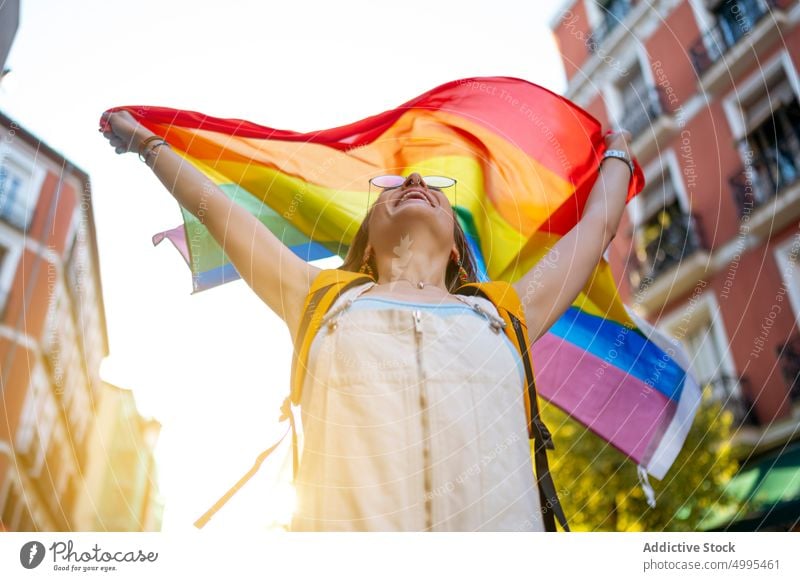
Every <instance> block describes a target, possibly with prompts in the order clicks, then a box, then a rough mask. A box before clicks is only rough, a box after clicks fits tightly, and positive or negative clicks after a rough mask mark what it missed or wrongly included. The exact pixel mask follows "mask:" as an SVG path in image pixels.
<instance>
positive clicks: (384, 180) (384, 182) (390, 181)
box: [370, 175, 406, 188]
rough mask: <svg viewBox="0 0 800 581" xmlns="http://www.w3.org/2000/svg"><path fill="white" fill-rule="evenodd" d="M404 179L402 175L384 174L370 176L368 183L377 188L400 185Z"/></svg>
mask: <svg viewBox="0 0 800 581" xmlns="http://www.w3.org/2000/svg"><path fill="white" fill-rule="evenodd" d="M405 181H406V180H405V178H404V177H403V176H395V175H385V176H378V177H374V178H372V179H371V180H370V183H371V184H372V185H373V186H376V187H378V188H396V187H398V186H402V185H403V182H405Z"/></svg>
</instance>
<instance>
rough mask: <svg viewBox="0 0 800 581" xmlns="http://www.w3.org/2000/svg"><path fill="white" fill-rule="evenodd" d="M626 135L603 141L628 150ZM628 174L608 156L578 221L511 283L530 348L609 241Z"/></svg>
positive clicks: (577, 290) (566, 303)
mask: <svg viewBox="0 0 800 581" xmlns="http://www.w3.org/2000/svg"><path fill="white" fill-rule="evenodd" d="M629 139H630V133H629V132H627V131H624V132H622V133H613V134H611V135H609V136H607V137H606V144H607V146H608V148H609V149H621V150H623V151H626V152H627V151H629V147H628V140H629ZM630 179H631V172H630V169H629V167H628V165H627V164H626V163H625V162H624V161H623V160H620V159H614V158H607V159H606V160H604V161H603V163H602V165H601V168H600V173H599V176H598V178H597V181H596V182H595V184H594V186H593V188H592V191H591V192H590V193H589V197H588V199H587V201H586V206H585V207H584V209H583V215H582V216H581V219H580V220H579V221H578V223H577V224H576V225H575V227H573V228H572V229H571V230H570V231H569V232H567V234H565V235H564V236H562V237H561V239H559V241H558V242H556V243H555V244H554V245H553V247H552V248H551V249H550V250H549V251H548V253H547V254H546V255H545V256H544V257H542V259H541V260H539V261H538V262H537V263H536V264H535V265H534V266H533V268H531V269H530V270H529V271H528V272H527V273H525V275H524V276H522V277H521V278H520V279H518V280H517V281H516V282H514V283H513V286H514V289H515V290H516V291H517V294H518V295H519V297H520V300H521V301H522V307H523V310H524V312H525V320H526V321H527V324H528V336H529V339H530V341H531V344H533V343H534V342H535V341H536V340H537V339H538V338H539V337H541V336H542V335H544V334H545V333H546V332H547V330H548V329H550V327H552V326H553V323H555V322H556V321H557V320H558V319H559V317H561V315H563V314H564V312H565V311H566V310H567V309H568V308H569V307H570V306H571V305H572V303H573V301H574V300H575V298H576V297H577V296H578V294H580V292H581V290H583V288H584V287H585V286H586V283H587V281H588V280H589V277H590V276H591V275H592V273H593V272H594V269H595V268H596V267H597V265H598V264H599V263H600V259H601V258H602V257H603V252H605V249H606V247H607V246H608V244H609V243H610V242H611V240H612V239H613V238H614V235H615V234H616V232H617V228H618V227H619V222H620V220H621V218H622V212H623V211H624V209H625V200H626V198H627V194H628V183H629V180H630Z"/></svg>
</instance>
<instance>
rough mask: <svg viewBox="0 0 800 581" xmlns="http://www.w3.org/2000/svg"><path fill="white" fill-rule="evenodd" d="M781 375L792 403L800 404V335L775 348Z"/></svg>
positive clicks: (797, 334) (789, 338)
mask: <svg viewBox="0 0 800 581" xmlns="http://www.w3.org/2000/svg"><path fill="white" fill-rule="evenodd" d="M775 355H776V357H777V358H778V365H779V367H780V369H781V375H782V376H783V381H784V383H785V385H786V390H787V391H788V392H789V399H790V400H791V401H792V403H800V333H794V334H792V335H791V336H790V337H788V338H787V339H786V340H785V341H784V342H783V343H782V344H780V345H777V346H776V347H775Z"/></svg>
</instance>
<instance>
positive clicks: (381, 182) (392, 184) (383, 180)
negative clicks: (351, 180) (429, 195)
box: [369, 175, 456, 189]
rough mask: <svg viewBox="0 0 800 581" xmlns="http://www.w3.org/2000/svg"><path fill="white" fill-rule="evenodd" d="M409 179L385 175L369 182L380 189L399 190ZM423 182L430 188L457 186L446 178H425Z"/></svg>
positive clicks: (454, 181) (453, 181)
mask: <svg viewBox="0 0 800 581" xmlns="http://www.w3.org/2000/svg"><path fill="white" fill-rule="evenodd" d="M407 179H408V178H404V177H403V176H398V175H383V176H377V177H374V178H372V179H371V180H369V183H370V184H372V185H373V186H375V187H378V188H383V189H387V188H399V187H400V186H402V185H403V184H404V183H406V180H407ZM422 180H423V181H424V182H425V185H426V186H428V187H429V188H449V187H450V186H454V185H455V184H456V180H454V179H453V178H446V177H444V176H423V178H422Z"/></svg>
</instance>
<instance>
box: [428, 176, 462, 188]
mask: <svg viewBox="0 0 800 581" xmlns="http://www.w3.org/2000/svg"><path fill="white" fill-rule="evenodd" d="M424 179H425V183H426V184H428V185H429V186H430V187H432V188H449V187H450V186H452V185H453V184H455V183H456V180H454V179H453V178H446V177H444V176H425V178H424Z"/></svg>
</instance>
